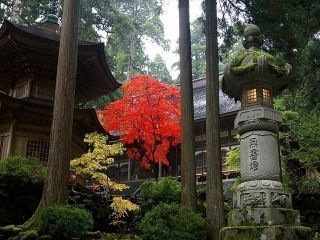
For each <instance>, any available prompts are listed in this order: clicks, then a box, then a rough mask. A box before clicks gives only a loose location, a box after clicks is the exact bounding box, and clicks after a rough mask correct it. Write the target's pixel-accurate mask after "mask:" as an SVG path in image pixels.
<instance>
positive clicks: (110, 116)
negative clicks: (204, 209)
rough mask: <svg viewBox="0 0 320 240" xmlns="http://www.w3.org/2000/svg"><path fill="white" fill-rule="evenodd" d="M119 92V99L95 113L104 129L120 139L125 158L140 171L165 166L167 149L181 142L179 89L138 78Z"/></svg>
mask: <svg viewBox="0 0 320 240" xmlns="http://www.w3.org/2000/svg"><path fill="white" fill-rule="evenodd" d="M122 90H123V92H124V97H123V98H122V99H120V100H118V101H116V102H114V103H111V104H109V105H108V106H106V107H105V108H104V109H103V110H100V111H99V112H98V115H99V117H100V120H101V122H102V124H103V126H104V128H105V129H106V130H107V131H108V132H110V133H112V134H116V135H119V136H121V141H122V142H123V144H124V145H125V146H126V147H127V149H128V151H127V154H128V156H129V158H130V159H135V160H139V161H141V165H142V166H143V167H145V168H150V167H151V166H154V165H155V164H158V163H163V164H165V165H169V161H168V159H167V153H168V151H169V148H170V147H171V146H176V145H177V144H179V143H180V142H181V127H180V115H181V113H180V94H179V88H178V87H176V86H173V85H169V84H166V83H163V82H160V81H158V80H157V79H155V78H154V77H152V76H149V75H139V76H135V77H133V78H132V79H131V80H130V81H129V82H128V83H126V84H124V85H123V86H122Z"/></svg>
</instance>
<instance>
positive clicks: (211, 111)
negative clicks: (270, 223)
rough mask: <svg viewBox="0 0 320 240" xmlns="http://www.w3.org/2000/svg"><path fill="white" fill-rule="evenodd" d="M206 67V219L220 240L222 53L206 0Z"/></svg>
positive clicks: (212, 0) (210, 0)
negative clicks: (220, 68) (220, 93)
mask: <svg viewBox="0 0 320 240" xmlns="http://www.w3.org/2000/svg"><path fill="white" fill-rule="evenodd" d="M205 8H206V41H207V47H206V66H207V83H206V85H207V105H206V111H207V117H206V135H207V191H206V202H207V208H206V218H207V222H208V224H209V239H210V240H217V239H219V231H220V229H221V228H222V227H223V191H222V164H221V153H220V151H221V150H220V126H219V66H218V65H219V56H218V39H217V37H218V33H217V7H216V0H206V1H205Z"/></svg>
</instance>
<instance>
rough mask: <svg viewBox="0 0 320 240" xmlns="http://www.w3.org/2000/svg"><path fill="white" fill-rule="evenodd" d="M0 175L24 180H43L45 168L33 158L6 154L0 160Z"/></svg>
mask: <svg viewBox="0 0 320 240" xmlns="http://www.w3.org/2000/svg"><path fill="white" fill-rule="evenodd" d="M0 176H7V177H16V178H19V179H21V180H22V181H25V182H32V183H38V182H43V181H44V179H45V177H46V168H45V166H44V165H42V163H41V162H40V161H39V160H37V159H35V158H27V157H22V156H13V155H12V156H8V157H7V158H6V159H4V160H0Z"/></svg>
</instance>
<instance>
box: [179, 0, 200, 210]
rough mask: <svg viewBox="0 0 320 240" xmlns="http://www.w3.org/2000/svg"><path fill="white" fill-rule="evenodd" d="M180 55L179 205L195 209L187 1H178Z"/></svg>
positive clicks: (194, 164)
mask: <svg viewBox="0 0 320 240" xmlns="http://www.w3.org/2000/svg"><path fill="white" fill-rule="evenodd" d="M179 52H180V87H181V124H182V143H181V185H182V193H181V204H182V205H183V206H185V207H188V208H190V209H192V210H194V211H195V210H196V162H195V143H194V120H193V117H194V116H193V93H192V63H191V40H190V21H189V0H179Z"/></svg>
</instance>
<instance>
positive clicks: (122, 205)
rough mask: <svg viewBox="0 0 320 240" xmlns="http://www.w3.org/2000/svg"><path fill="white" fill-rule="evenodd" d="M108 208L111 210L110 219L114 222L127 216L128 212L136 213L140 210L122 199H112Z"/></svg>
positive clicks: (135, 205)
mask: <svg viewBox="0 0 320 240" xmlns="http://www.w3.org/2000/svg"><path fill="white" fill-rule="evenodd" d="M110 207H111V208H112V210H113V214H112V217H113V219H114V220H115V221H117V220H118V219H120V218H122V217H125V216H127V215H128V212H134V211H138V210H139V209H140V208H139V206H138V205H137V204H134V203H132V202H130V201H129V200H126V199H123V198H122V197H114V198H113V199H112V203H111V205H110Z"/></svg>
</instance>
